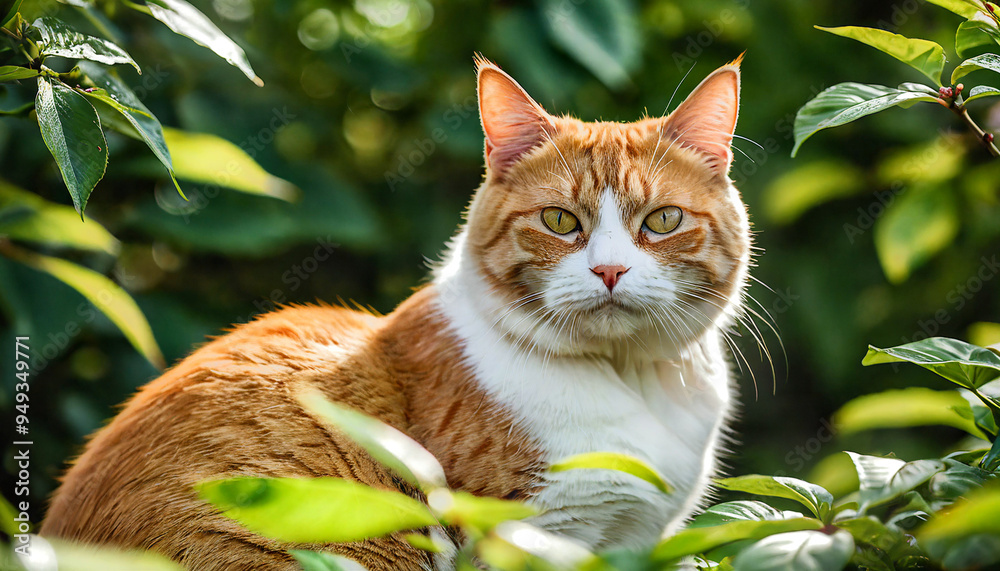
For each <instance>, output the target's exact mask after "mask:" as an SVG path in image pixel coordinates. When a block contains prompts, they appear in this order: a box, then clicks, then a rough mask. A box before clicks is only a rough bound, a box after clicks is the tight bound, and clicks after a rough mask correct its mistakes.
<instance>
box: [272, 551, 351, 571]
mask: <svg viewBox="0 0 1000 571" xmlns="http://www.w3.org/2000/svg"><path fill="white" fill-rule="evenodd" d="M288 552H289V553H291V554H292V557H294V558H295V561H297V562H298V564H299V565H301V566H302V571H366V567H364V566H363V565H361V564H360V563H358V562H357V561H354V560H353V559H348V558H346V557H342V556H340V555H334V554H333V553H319V552H316V551H306V550H304V549H289V550H288Z"/></svg>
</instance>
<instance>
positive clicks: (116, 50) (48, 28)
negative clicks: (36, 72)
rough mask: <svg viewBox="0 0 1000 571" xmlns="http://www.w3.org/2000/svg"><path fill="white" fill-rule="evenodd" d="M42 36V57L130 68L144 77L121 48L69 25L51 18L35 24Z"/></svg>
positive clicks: (40, 44)
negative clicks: (88, 61)
mask: <svg viewBox="0 0 1000 571" xmlns="http://www.w3.org/2000/svg"><path fill="white" fill-rule="evenodd" d="M32 26H33V27H34V28H35V29H36V30H38V32H39V33H40V34H41V36H42V41H41V42H39V44H38V51H39V54H41V56H42V57H46V56H57V57H64V58H69V59H86V60H90V61H96V62H99V63H103V64H106V65H114V64H118V63H122V64H128V65H131V66H132V67H134V68H135V70H136V71H138V72H139V73H142V71H141V70H140V69H139V64H137V63H135V60H133V59H132V56H130V55H128V53H127V52H126V51H125V50H123V49H121V48H120V47H118V45H117V44H114V43H112V42H109V41H108V40H105V39H103V38H95V37H94V36H87V35H84V34H81V33H80V32H77V31H76V30H74V29H73V28H71V27H70V26H68V25H66V24H65V23H63V22H61V21H59V20H57V19H55V18H51V17H48V16H43V17H41V18H38V19H37V20H35V21H34V22H33V23H32Z"/></svg>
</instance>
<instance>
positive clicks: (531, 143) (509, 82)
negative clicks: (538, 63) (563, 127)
mask: <svg viewBox="0 0 1000 571" xmlns="http://www.w3.org/2000/svg"><path fill="white" fill-rule="evenodd" d="M476 75H477V77H478V92H479V117H480V118H481V119H482V122H483V131H484V132H485V134H486V164H487V166H488V167H489V168H490V170H492V171H493V172H494V173H496V174H502V173H503V171H505V170H506V169H507V168H509V167H510V166H511V165H512V164H514V163H515V162H517V160H518V159H519V158H521V156H523V155H524V154H525V153H527V152H528V151H530V150H531V149H533V148H534V147H535V146H537V145H539V144H541V143H542V142H543V141H544V140H545V138H546V136H547V135H548V134H549V133H551V132H552V129H553V125H552V120H551V119H550V117H549V114H548V113H546V112H545V110H544V109H542V107H541V105H539V104H538V103H535V100H534V99H532V98H531V96H529V95H528V93H527V92H526V91H524V89H523V88H521V86H520V85H518V84H517V82H516V81H514V79H513V78H511V77H510V76H509V75H507V74H506V73H504V72H503V70H501V69H500V68H499V67H497V65H496V64H494V63H492V62H490V61H488V60H486V59H484V58H482V57H478V56H477V57H476Z"/></svg>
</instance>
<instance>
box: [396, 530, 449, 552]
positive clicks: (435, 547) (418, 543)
mask: <svg viewBox="0 0 1000 571" xmlns="http://www.w3.org/2000/svg"><path fill="white" fill-rule="evenodd" d="M403 539H405V540H406V543H409V544H410V545H412V546H413V547H416V548H417V549H421V550H423V551H428V552H430V553H444V552H445V551H446V550H447V546H445V545H441V544H440V543H438V542H437V541H435V540H434V538H433V537H431V536H429V535H423V534H420V533H408V534H406V535H404V536H403Z"/></svg>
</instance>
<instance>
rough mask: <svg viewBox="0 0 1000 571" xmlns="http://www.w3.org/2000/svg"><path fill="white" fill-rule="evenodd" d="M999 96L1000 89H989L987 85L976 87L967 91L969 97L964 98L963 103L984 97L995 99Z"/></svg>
mask: <svg viewBox="0 0 1000 571" xmlns="http://www.w3.org/2000/svg"><path fill="white" fill-rule="evenodd" d="M997 95H1000V89H997V88H995V87H990V86H988V85H977V86H976V87H973V88H972V89H970V90H969V96H968V97H966V98H965V102H966V103H969V102H970V101H975V100H976V99H982V98H984V97H996V96H997Z"/></svg>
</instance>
